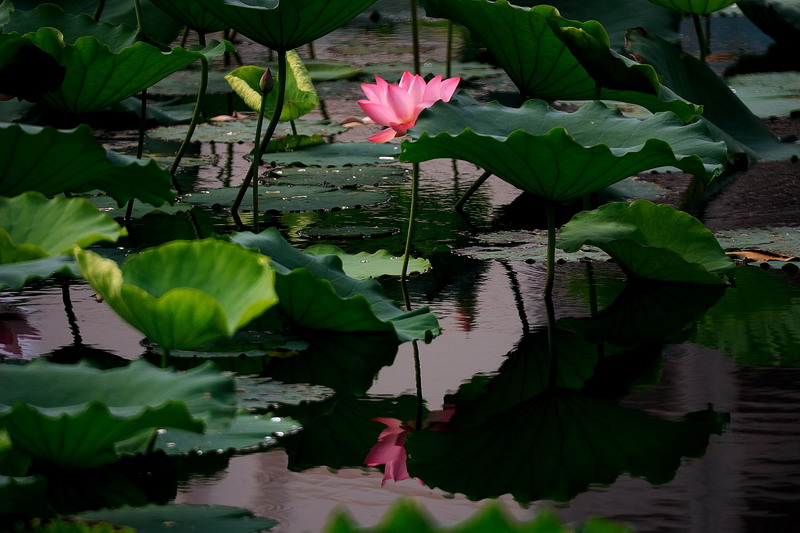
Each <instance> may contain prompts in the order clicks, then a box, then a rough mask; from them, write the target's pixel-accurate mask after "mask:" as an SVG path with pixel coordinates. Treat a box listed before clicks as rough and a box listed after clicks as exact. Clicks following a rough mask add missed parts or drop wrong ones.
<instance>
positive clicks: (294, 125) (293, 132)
mask: <svg viewBox="0 0 800 533" xmlns="http://www.w3.org/2000/svg"><path fill="white" fill-rule="evenodd" d="M289 126H291V127H292V135H294V136H295V137H297V124H295V123H294V120H290V121H289Z"/></svg>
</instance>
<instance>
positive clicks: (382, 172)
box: [269, 166, 411, 187]
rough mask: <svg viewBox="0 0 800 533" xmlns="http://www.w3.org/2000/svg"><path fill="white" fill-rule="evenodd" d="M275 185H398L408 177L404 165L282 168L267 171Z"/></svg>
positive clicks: (408, 173)
mask: <svg viewBox="0 0 800 533" xmlns="http://www.w3.org/2000/svg"><path fill="white" fill-rule="evenodd" d="M269 177H270V178H271V181H270V183H272V182H274V183H275V184H276V185H288V184H291V185H319V186H325V187H328V186H333V187H353V186H359V185H374V186H376V187H380V186H381V185H398V184H401V183H405V182H407V181H408V180H409V179H410V177H411V176H410V172H409V169H407V168H404V167H389V166H383V167H353V166H350V167H341V168H315V167H308V168H282V169H280V170H273V171H271V172H270V173H269Z"/></svg>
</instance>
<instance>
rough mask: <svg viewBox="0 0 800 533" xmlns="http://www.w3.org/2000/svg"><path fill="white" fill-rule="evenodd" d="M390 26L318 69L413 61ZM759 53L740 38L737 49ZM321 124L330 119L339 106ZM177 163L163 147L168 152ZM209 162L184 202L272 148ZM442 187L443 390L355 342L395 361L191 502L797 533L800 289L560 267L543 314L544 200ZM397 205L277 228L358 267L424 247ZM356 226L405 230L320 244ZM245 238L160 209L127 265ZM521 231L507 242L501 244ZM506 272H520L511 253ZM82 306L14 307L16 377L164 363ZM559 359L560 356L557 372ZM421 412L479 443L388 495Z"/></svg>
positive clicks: (208, 154)
mask: <svg viewBox="0 0 800 533" xmlns="http://www.w3.org/2000/svg"><path fill="white" fill-rule="evenodd" d="M397 4H400V3H397ZM376 9H378V11H379V12H380V13H381V16H382V20H381V21H380V23H379V24H374V23H370V22H369V21H368V19H367V16H366V15H363V16H362V17H360V18H359V19H358V20H357V21H356V22H355V23H353V24H351V25H350V26H348V27H346V28H342V29H340V30H338V31H337V32H334V33H333V34H331V35H330V36H328V37H326V38H324V39H322V40H320V41H318V42H317V43H315V51H316V53H317V55H318V57H321V58H335V59H347V60H349V61H350V62H352V63H353V64H355V65H358V66H361V65H364V64H366V63H376V62H377V63H380V62H388V61H399V62H406V63H408V64H410V62H411V54H410V47H409V45H408V43H409V42H410V39H409V36H408V24H407V20H406V18H407V17H406V15H405V8H403V7H398V6H397V5H396V4H395V5H393V3H391V2H381V3H379V4H377V8H376ZM725 20H726V23H727V24H734V23H731V22H730V21H737V20H738V21H739V22H736V23H735V24H740V25H742V26H743V27H746V26H747V24H749V23H747V22H746V21H745V20H744V19H742V18H739V19H734V18H729V19H725ZM384 22H385V23H386V24H384ZM445 34H446V29H445V28H444V27H443V26H436V25H433V26H425V27H424V28H423V34H422V35H423V42H425V43H428V44H426V45H425V47H424V51H423V57H424V58H431V59H435V60H438V61H441V60H443V59H444V48H443V46H442V45H441V43H442V42H443V36H444V35H445ZM459 42H460V41H459ZM742 42H744V41H743V40H741V39H739V40H734V41H733V43H735V46H737V47H738V46H740V45H741V43H742ZM718 43H719V46H722V42H721V41H718ZM749 43H750V44H749V47H748V50H746V51H749V52H757V51H763V50H764V49H765V47H766V44H767V41H764V40H763V39H758V40H751V41H749ZM687 46H688V47H689V48H690V47H691V44H690V43H689V44H688V45H687ZM240 50H242V56H243V58H244V61H245V64H259V63H260V60H259V59H258V58H259V57H261V58H262V59H263V56H262V54H264V51H263V50H261V49H259V48H258V47H257V46H255V45H250V44H248V43H247V42H246V40H243V42H241V43H240ZM738 51H740V50H738V48H737V52H738ZM463 87H464V89H466V90H467V91H469V92H470V93H471V94H473V95H474V96H476V97H482V98H485V97H486V96H487V95H495V94H500V95H503V94H508V93H511V91H512V90H513V88H512V86H511V84H510V83H509V82H507V81H504V79H503V78H488V79H486V78H482V79H478V80H474V81H471V82H469V83H465V84H464V85H463ZM317 89H318V91H319V93H320V96H321V97H322V98H323V100H324V101H325V113H327V115H328V116H329V117H330V118H331V119H332V120H341V119H343V118H345V117H347V116H351V115H355V116H360V115H361V112H360V109H359V108H358V106H357V104H356V100H357V99H358V98H360V94H361V93H360V89H359V84H358V83H357V82H354V81H336V82H324V83H320V84H319V85H318V87H317ZM311 116H312V118H324V117H323V113H322V112H321V111H315V112H314V113H312V115H311ZM376 131H377V127H375V126H364V127H357V128H354V129H352V130H349V131H347V132H345V133H343V134H341V135H338V136H337V140H339V141H359V140H363V139H364V138H365V137H367V136H368V135H371V134H372V133H375V132H376ZM116 142H117V144H120V139H117V140H116ZM121 144H123V145H124V144H126V142H125V139H124V138H123V140H122V141H121ZM169 148H170V145H167V146H164V145H163V143H161V142H156V141H151V143H150V145H149V150H151V151H160V150H165V151H167V150H168V149H169ZM173 149H174V148H173ZM194 150H195V153H194V154H192V155H194V156H198V157H200V158H201V159H202V158H206V159H204V163H203V164H202V165H200V166H191V167H187V168H186V170H185V171H184V174H183V175H182V177H181V182H182V184H183V185H184V186H186V187H190V188H192V189H195V190H197V189H203V188H218V187H221V186H234V185H237V184H238V183H239V182H240V181H241V178H242V176H243V174H244V172H245V171H246V167H247V164H248V163H247V161H246V160H245V159H244V155H245V154H246V153H247V152H248V151H249V150H250V146H249V145H248V144H246V143H245V144H222V143H213V144H212V143H203V144H201V145H198V146H196V147H195V148H194ZM421 172H422V174H421V177H422V181H421V188H420V198H421V207H420V210H421V212H420V217H419V221H418V230H417V232H418V233H417V236H416V238H415V243H414V244H415V252H414V253H415V255H421V256H425V257H427V258H429V259H430V260H431V262H432V265H433V269H432V270H431V271H430V272H428V273H426V274H423V275H420V276H417V277H414V278H413V279H412V280H411V281H410V284H409V290H410V295H411V301H412V306H413V307H419V306H430V308H431V310H432V311H433V312H434V313H435V314H436V315H437V317H438V319H439V322H440V324H441V326H442V328H443V333H442V335H441V336H440V337H438V338H436V339H435V340H434V341H433V342H432V343H430V344H420V346H419V352H420V353H419V367H420V368H419V377H420V379H419V382H417V379H416V376H417V368H415V357H414V353H413V349H412V346H411V344H410V343H406V344H404V345H401V346H400V347H399V348H398V349H397V350H396V353H394V352H395V348H394V346H384V345H382V344H381V343H379V342H376V343H375V346H374V347H373V346H371V345H370V346H367V347H366V348H365V347H364V346H362V345H361V344H359V343H358V342H354V344H353V345H352V347H351V345H349V344H347V342H349V341H344V340H341V342H342V346H344V348H343V349H344V351H345V352H344V353H347V350H352V351H353V352H358V351H359V350H362V351H363V350H366V351H367V353H370V354H373V352H374V356H375V357H376V358H380V360H386V361H388V362H389V363H390V364H387V365H386V366H384V367H383V368H381V369H380V371H379V372H378V373H377V375H376V376H375V377H374V379H373V378H372V377H371V376H370V375H367V376H366V379H361V381H360V382H359V383H358V385H356V386H353V387H351V388H350V389H349V390H346V391H344V392H342V393H340V394H339V395H337V396H336V397H334V398H333V399H331V400H328V401H326V402H325V403H324V405H323V407H321V408H319V409H318V411H319V412H318V413H317V414H316V415H313V416H312V415H308V416H309V417H310V420H313V422H312V423H309V424H308V425H307V426H306V427H305V429H304V430H303V431H301V432H300V433H298V434H297V435H292V436H290V437H288V438H287V439H286V440H284V441H282V444H281V445H280V446H279V447H277V448H275V449H273V450H271V451H267V452H263V453H256V454H251V455H246V456H241V457H233V458H230V459H228V458H218V459H217V460H216V461H212V462H211V463H210V464H209V465H206V466H204V470H203V471H204V473H203V474H202V475H200V474H196V473H195V474H193V475H186V476H184V477H181V479H180V481H179V483H178V485H177V491H176V492H175V493H174V494H172V495H171V496H170V498H169V499H171V500H172V501H175V502H179V503H208V504H224V505H234V506H238V507H243V508H247V509H250V510H252V511H253V512H254V513H255V514H257V515H259V516H264V517H268V518H272V519H275V520H277V521H278V522H279V526H278V527H277V528H276V529H275V531H281V532H292V533H293V532H300V531H311V532H316V531H320V530H321V528H322V525H323V524H324V523H325V521H326V519H327V517H328V516H329V513H330V512H331V510H332V509H333V508H335V507H337V506H341V505H343V506H345V507H347V509H348V510H349V511H350V512H351V513H352V514H353V516H354V517H355V518H356V520H357V521H358V522H359V523H360V524H362V525H368V524H374V523H376V522H377V521H378V520H379V518H380V517H381V516H382V515H383V514H384V513H385V511H386V509H387V508H388V506H389V505H390V504H391V503H392V502H393V501H394V500H395V499H396V498H397V497H399V496H401V495H411V496H414V497H416V498H417V499H419V500H420V501H421V502H422V503H423V504H424V506H425V507H427V509H428V510H429V511H430V513H431V514H432V515H433V516H434V517H435V519H436V520H437V521H439V522H440V523H442V524H452V523H455V522H457V521H460V520H462V519H464V518H465V517H467V516H470V515H471V514H473V513H474V512H475V511H476V510H477V509H479V508H480V507H481V506H482V505H483V500H485V499H486V498H487V497H497V498H499V499H500V500H503V501H504V502H505V503H506V507H507V508H508V511H509V513H511V514H512V515H514V516H516V517H517V518H519V519H527V518H530V517H532V516H533V515H535V514H536V513H537V511H538V510H539V509H540V508H541V507H542V506H543V505H547V506H553V507H556V508H557V509H558V511H559V513H560V514H561V515H562V516H563V517H564V518H565V519H568V520H582V519H584V518H586V517H587V516H590V515H600V516H604V517H607V518H611V519H615V520H619V521H622V522H625V523H627V524H630V525H631V526H633V527H635V528H636V529H637V530H638V531H641V532H651V533H656V532H659V533H662V532H663V533H666V532H676V533H677V532H682V533H686V532H697V533H701V532H702V533H705V532H707V531H725V532H730V533H734V532H736V533H746V532H784V531H792V530H794V529H795V527H796V523H797V518H798V512H797V506H796V501H797V498H796V493H797V489H798V486H800V426H798V424H797V421H798V419H800V324H799V323H798V320H797V317H798V316H800V284H798V280H799V279H800V278H798V277H797V275H793V274H791V273H788V272H783V271H774V270H772V271H768V270H762V269H759V268H757V267H753V266H742V267H740V268H739V269H738V270H737V273H736V278H737V284H736V287H731V288H728V289H727V290H725V291H724V293H723V292H720V291H710V292H706V291H702V290H698V289H695V288H690V289H688V290H687V289H686V288H683V287H679V286H678V287H676V286H667V287H666V288H664V287H656V288H652V287H650V288H648V287H639V288H637V290H633V291H631V290H626V289H625V287H626V284H625V281H624V276H623V275H622V273H621V272H620V271H619V269H618V268H617V267H616V266H615V265H613V264H611V263H607V262H603V261H595V262H592V263H585V262H568V263H564V264H560V265H558V267H557V269H556V286H555V292H554V298H553V300H554V306H553V308H551V309H548V306H547V305H546V303H545V301H544V300H543V299H542V297H541V294H542V290H543V287H544V272H545V270H544V265H543V263H542V262H541V261H531V260H527V261H526V260H525V255H524V254H525V249H526V246H530V239H531V237H530V235H531V232H533V231H535V230H538V229H540V228H542V227H543V223H544V214H543V211H541V210H540V206H537V205H536V204H535V203H532V201H531V200H530V199H527V198H525V197H520V196H519V193H518V191H517V190H516V189H514V188H513V187H511V186H509V185H507V184H505V183H503V182H501V181H500V180H497V179H491V180H489V181H488V182H487V183H486V184H485V185H484V186H483V187H482V188H481V189H480V190H479V191H478V193H477V194H476V195H475V196H474V197H473V198H472V199H471V200H470V203H469V204H468V206H467V209H466V216H465V217H461V216H459V215H457V214H456V213H455V212H453V211H452V210H450V209H449V207H450V206H451V205H452V204H454V203H455V201H456V200H457V199H458V198H459V196H460V193H461V191H463V190H464V189H465V188H466V187H467V186H468V184H470V183H471V182H472V181H473V180H474V179H476V178H477V177H478V175H479V174H480V171H479V170H478V169H476V168H475V167H474V166H473V165H470V164H466V163H462V162H458V163H455V162H452V161H442V160H440V161H434V162H431V163H426V164H423V165H422V169H421ZM379 189H380V190H382V191H385V192H387V193H388V194H389V195H391V201H389V202H387V203H384V204H381V205H377V206H373V207H366V208H363V209H351V210H340V211H335V212H330V211H327V212H306V213H284V214H274V215H265V217H264V218H263V219H262V222H261V223H262V226H269V225H273V226H277V227H278V228H280V229H281V231H282V232H283V233H284V234H285V235H286V236H287V237H288V238H289V240H290V241H291V242H292V243H293V244H296V245H299V246H305V245H307V244H310V243H315V242H332V243H335V244H337V245H339V246H342V247H344V248H346V249H347V251H348V252H358V251H361V250H368V251H375V250H377V249H388V250H389V251H391V252H392V253H395V254H400V253H401V252H402V243H403V234H404V231H405V217H406V209H407V208H406V206H407V204H408V199H409V198H408V196H409V193H408V189H409V188H408V182H407V181H401V183H399V184H390V185H381V186H380V187H379ZM563 216H564V217H566V216H569V213H566V212H565V213H564V214H563ZM244 221H245V223H248V222H249V221H250V220H248V217H247V216H245V217H244ZM349 226H381V227H385V228H387V229H388V230H389V233H391V235H390V236H376V237H371V238H363V239H346V240H342V239H330V240H319V241H318V240H315V239H312V238H311V237H309V235H310V234H311V233H312V232H310V231H309V230H312V229H319V228H339V227H349ZM233 229H234V227H233V223H232V220H230V218H229V217H227V216H226V214H225V213H224V212H223V213H220V212H213V211H198V210H195V212H194V214H193V215H192V216H190V215H187V214H186V213H179V214H176V215H172V216H150V217H145V218H143V219H141V220H138V221H135V222H134V224H133V226H132V228H131V233H132V235H131V237H130V239H128V240H127V241H121V242H120V243H119V245H120V246H121V247H122V248H124V249H125V250H121V251H122V252H124V251H127V249H128V248H133V247H145V246H150V245H154V244H157V243H159V242H163V241H166V240H170V239H176V238H194V237H195V236H196V235H197V234H198V233H200V234H202V235H203V236H210V235H211V234H212V233H215V232H216V233H227V232H230V231H231V230H233ZM500 231H504V232H506V233H503V234H500V235H499V236H497V234H496V233H495V232H500ZM489 234H492V235H495V237H494V238H489V237H488V236H487V235H489ZM509 250H513V251H514V252H515V253H514V254H511V253H509ZM520 250H522V251H520ZM493 254H494V255H493ZM495 256H496V257H500V258H499V259H493V258H489V257H495ZM504 257H505V258H504ZM383 283H384V286H385V289H386V291H387V294H388V295H389V296H390V297H392V298H393V299H394V300H395V301H398V302H399V301H401V300H402V297H401V291H400V287H399V284H398V283H397V282H396V281H393V280H384V281H383ZM66 294H67V296H65V293H64V291H63V287H62V286H61V285H58V284H54V283H43V284H40V285H38V286H36V287H35V288H34V289H32V290H26V291H25V292H23V293H21V294H18V295H17V294H12V293H3V294H2V295H1V296H0V305H2V307H1V308H0V311H2V314H0V326H2V328H3V329H4V330H5V332H8V334H9V335H5V332H4V336H3V339H4V340H5V339H6V337H7V336H8V337H9V338H10V339H12V341H11V342H8V343H6V344H4V345H0V348H2V350H3V352H2V354H3V356H4V357H5V358H6V359H7V360H9V361H15V360H28V359H32V358H36V357H47V358H50V359H52V360H56V361H63V362H68V361H74V360H77V359H78V358H81V357H85V356H87V355H89V356H90V357H92V358H93V359H95V360H96V361H99V362H101V364H104V365H108V366H114V365H118V364H122V363H124V361H125V360H130V359H135V358H138V357H140V356H142V354H143V353H144V352H145V348H144V347H143V344H142V342H143V338H142V335H141V334H140V333H138V332H137V331H136V330H134V329H132V328H131V327H130V326H128V325H127V324H126V323H124V322H123V321H122V320H121V319H119V318H118V317H117V316H116V315H115V314H114V313H113V312H112V311H111V310H110V309H109V308H108V307H107V306H106V305H105V304H103V303H100V302H98V301H97V300H96V299H95V298H94V296H93V291H92V290H91V288H90V287H88V286H87V285H86V284H85V283H82V282H77V281H76V282H73V283H71V284H70V286H69V291H68V293H66ZM548 328H549V335H548ZM578 333H583V334H584V335H585V338H592V336H594V337H596V339H594V340H592V341H591V342H590V341H587V340H583V339H584V337H583V336H581V335H578ZM548 341H549V343H550V344H549V343H548ZM336 342H340V341H336ZM359 342H360V341H359ZM548 346H550V347H551V348H553V349H554V350H555V353H556V354H557V360H551V358H550V357H549V356H548V355H546V354H547V348H548ZM270 365H271V363H264V368H265V373H266V374H267V375H271V374H270V370H274V369H275V367H272V366H270ZM328 372H329V373H330V371H328ZM306 375H308V376H312V375H314V373H313V372H308V373H307V374H306ZM276 379H279V380H280V379H281V377H280V376H276ZM320 384H327V383H325V382H324V379H323V380H321V382H320ZM576 384H577V385H576ZM576 391H578V392H576ZM418 401H421V402H423V403H424V405H425V407H426V408H427V409H429V410H431V411H434V410H440V409H443V407H445V406H446V405H451V404H454V405H455V406H456V408H455V409H456V413H457V414H462V413H464V416H465V417H469V416H474V417H475V419H476V422H475V423H474V424H472V425H471V424H470V423H469V422H464V421H463V420H461V421H460V422H461V423H462V427H464V428H466V429H465V430H464V431H462V432H457V433H455V434H448V433H437V432H435V431H421V432H419V435H412V436H411V437H409V451H410V454H411V458H410V468H411V471H412V473H414V474H417V475H419V477H420V478H421V479H422V480H423V481H424V482H426V483H427V484H426V485H422V484H420V483H418V482H416V481H415V480H413V479H409V480H405V481H402V482H398V483H394V482H392V481H390V482H388V483H387V484H386V485H385V486H384V487H381V478H382V473H381V472H379V471H378V470H377V469H374V468H366V467H364V466H363V465H362V463H363V457H365V455H366V451H368V450H369V448H370V446H371V445H372V444H373V443H374V441H375V439H376V438H377V435H378V433H379V432H380V430H381V429H382V426H381V424H380V423H378V422H373V421H371V418H373V417H376V416H390V417H398V418H403V419H405V420H408V419H411V418H413V414H414V412H415V407H416V403H417V402H418ZM320 413H322V414H320ZM287 414H288V415H290V416H291V415H293V414H294V413H292V412H287ZM481 415H483V417H481ZM370 439H371V440H370ZM353 457H356V459H353ZM358 458H361V459H358ZM431 487H435V488H431ZM473 500H477V501H473Z"/></svg>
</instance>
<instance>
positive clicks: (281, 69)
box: [231, 51, 287, 227]
mask: <svg viewBox="0 0 800 533" xmlns="http://www.w3.org/2000/svg"><path fill="white" fill-rule="evenodd" d="M286 70H287V69H286V52H285V51H282V52H279V53H278V97H277V100H276V101H275V111H274V113H273V114H272V118H270V120H269V125H268V126H267V131H266V132H265V133H264V136H263V137H262V139H261V146H260V147H259V150H258V152H257V153H253V157H255V158H256V159H258V160H259V161H261V158H262V157H263V156H264V152H265V151H266V150H267V146H269V141H270V140H271V139H272V135H273V134H274V133H275V128H277V127H278V121H279V120H280V118H281V113H282V112H283V101H284V99H285V97H286ZM252 170H253V167H252V166H251V167H250V170H248V172H247V175H246V176H245V177H244V181H243V182H242V185H241V186H240V187H239V193H238V194H237V195H236V199H235V200H234V201H233V206H231V215H232V216H233V219H234V221H236V224H237V225H238V226H239V227H242V220H241V219H240V218H239V206H240V205H241V204H242V200H243V199H244V195H245V193H246V192H247V188H248V187H249V186H250V181H251V180H252V179H253V171H252Z"/></svg>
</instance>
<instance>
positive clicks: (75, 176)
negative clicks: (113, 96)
mask: <svg viewBox="0 0 800 533" xmlns="http://www.w3.org/2000/svg"><path fill="white" fill-rule="evenodd" d="M20 154H36V157H20ZM93 189H100V190H102V191H105V192H106V193H108V194H109V195H110V196H111V197H113V198H114V199H115V200H116V201H117V203H118V205H123V204H124V203H125V202H127V201H128V200H130V199H132V198H136V199H137V200H141V201H143V202H145V203H148V204H151V205H155V206H160V205H162V204H163V203H164V202H170V203H172V202H173V201H174V199H175V193H174V192H172V184H171V178H170V175H169V172H167V171H165V170H162V169H160V168H159V167H158V164H157V163H156V162H155V161H153V160H150V159H144V160H142V159H136V158H134V157H130V156H125V155H121V154H118V153H116V152H112V151H109V150H105V149H104V148H103V146H102V145H101V144H100V143H99V142H98V141H97V140H96V139H95V137H94V134H93V133H92V130H91V128H90V127H89V126H87V125H85V124H81V125H80V126H78V127H77V128H75V129H74V130H58V129H55V128H53V127H51V126H45V127H40V126H29V125H24V124H0V195H3V196H16V195H18V194H22V193H23V192H25V191H39V192H41V193H42V194H44V195H45V196H53V195H55V194H61V193H64V192H86V191H90V190H93Z"/></svg>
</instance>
